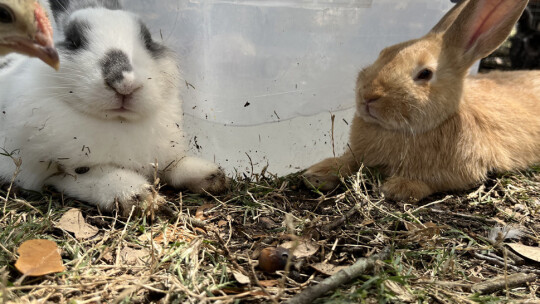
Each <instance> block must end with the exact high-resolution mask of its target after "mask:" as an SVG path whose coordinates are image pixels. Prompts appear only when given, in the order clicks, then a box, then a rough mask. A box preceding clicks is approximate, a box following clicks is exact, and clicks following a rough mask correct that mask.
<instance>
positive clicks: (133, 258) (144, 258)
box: [119, 246, 151, 266]
mask: <svg viewBox="0 0 540 304" xmlns="http://www.w3.org/2000/svg"><path fill="white" fill-rule="evenodd" d="M119 255H120V261H121V263H122V264H125V265H134V266H143V265H145V264H146V263H147V262H148V261H149V260H150V258H151V257H150V250H148V249H146V248H141V249H135V248H131V247H127V246H126V247H124V248H122V250H121V251H120V253H119Z"/></svg>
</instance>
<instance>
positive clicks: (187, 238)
mask: <svg viewBox="0 0 540 304" xmlns="http://www.w3.org/2000/svg"><path fill="white" fill-rule="evenodd" d="M195 237H196V235H194V234H193V233H190V232H188V231H186V230H185V229H184V228H182V227H176V229H175V228H174V226H169V227H167V228H165V231H164V232H163V233H161V234H160V235H158V236H156V237H155V238H154V241H155V242H157V243H165V240H167V242H168V243H171V242H177V241H183V242H187V243H189V242H191V241H193V239H194V238H195Z"/></svg>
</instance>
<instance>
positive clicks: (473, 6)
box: [443, 0, 528, 65]
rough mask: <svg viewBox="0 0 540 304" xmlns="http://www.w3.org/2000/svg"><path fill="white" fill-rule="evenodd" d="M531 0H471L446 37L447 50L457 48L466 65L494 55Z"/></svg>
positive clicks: (446, 33)
mask: <svg viewBox="0 0 540 304" xmlns="http://www.w3.org/2000/svg"><path fill="white" fill-rule="evenodd" d="M527 2H528V0H470V1H467V3H466V6H465V7H463V9H461V13H460V14H459V15H458V16H457V18H456V19H455V21H454V22H453V24H452V25H451V26H450V27H449V28H448V30H446V32H445V33H444V35H443V44H444V46H443V49H444V50H449V49H456V50H457V51H458V53H457V54H455V55H457V56H460V57H462V58H463V60H464V64H465V65H472V64H473V63H474V61H476V60H477V59H480V58H483V57H486V56H487V55H489V54H490V53H491V52H493V51H494V50H495V49H496V48H497V47H498V46H499V45H501V43H503V42H504V40H505V39H506V37H508V35H509V34H510V32H511V31H512V28H513V26H514V24H515V23H516V21H517V20H518V19H519V17H520V16H521V13H522V12H523V10H524V9H525V7H526V6H527Z"/></svg>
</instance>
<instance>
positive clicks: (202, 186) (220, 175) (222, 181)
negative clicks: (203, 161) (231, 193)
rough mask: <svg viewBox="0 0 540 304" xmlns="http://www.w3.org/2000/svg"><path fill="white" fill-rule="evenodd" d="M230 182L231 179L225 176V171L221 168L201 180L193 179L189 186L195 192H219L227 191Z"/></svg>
mask: <svg viewBox="0 0 540 304" xmlns="http://www.w3.org/2000/svg"><path fill="white" fill-rule="evenodd" d="M228 184H229V179H228V178H227V177H226V176H225V172H223V170H221V169H220V168H217V169H216V170H215V171H213V172H210V173H208V175H206V176H204V177H203V178H201V179H199V180H194V181H191V182H190V183H189V184H188V185H187V188H188V189H189V190H190V191H192V192H194V193H206V192H208V193H211V194H217V193H221V192H223V191H225V190H226V189H227V186H228Z"/></svg>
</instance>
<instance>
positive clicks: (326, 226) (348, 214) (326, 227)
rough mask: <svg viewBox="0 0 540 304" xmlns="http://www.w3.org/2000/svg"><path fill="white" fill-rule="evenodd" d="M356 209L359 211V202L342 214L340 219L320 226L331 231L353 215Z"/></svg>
mask: <svg viewBox="0 0 540 304" xmlns="http://www.w3.org/2000/svg"><path fill="white" fill-rule="evenodd" d="M358 211H360V204H355V205H354V207H352V208H351V210H349V211H348V212H347V213H346V214H345V215H344V216H342V217H341V218H340V219H338V220H336V221H333V222H331V223H329V224H326V225H324V226H323V227H322V229H323V230H325V231H331V230H334V229H336V228H337V227H339V226H341V225H342V224H343V223H345V221H347V220H348V219H350V218H351V217H352V216H353V215H355V214H356V213H357V212H358Z"/></svg>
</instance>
